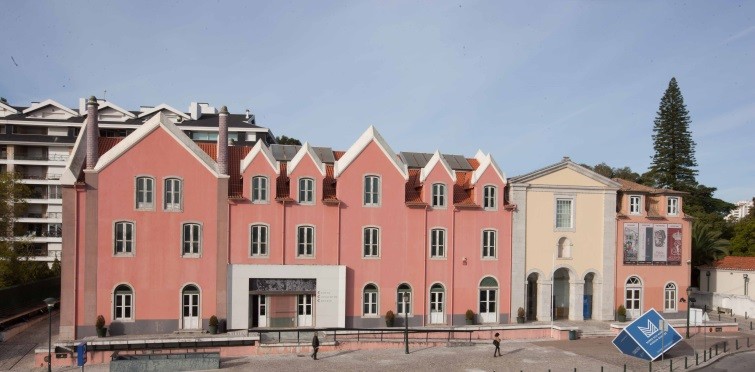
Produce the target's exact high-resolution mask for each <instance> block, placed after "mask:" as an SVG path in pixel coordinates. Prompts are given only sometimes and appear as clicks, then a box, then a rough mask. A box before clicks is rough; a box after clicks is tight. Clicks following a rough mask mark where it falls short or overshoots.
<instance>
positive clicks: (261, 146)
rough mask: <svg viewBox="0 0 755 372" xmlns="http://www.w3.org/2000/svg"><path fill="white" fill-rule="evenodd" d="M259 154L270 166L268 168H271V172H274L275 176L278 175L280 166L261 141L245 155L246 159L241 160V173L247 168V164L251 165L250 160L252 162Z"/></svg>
mask: <svg viewBox="0 0 755 372" xmlns="http://www.w3.org/2000/svg"><path fill="white" fill-rule="evenodd" d="M259 154H262V156H263V157H264V158H265V159H266V160H267V162H268V164H270V166H271V167H272V168H273V171H275V174H280V165H279V164H278V161H277V160H275V157H273V153H272V152H271V151H270V148H268V147H267V146H266V145H265V144H264V143H263V142H262V141H261V140H260V141H257V143H256V144H255V145H254V147H252V151H249V153H248V154H246V157H244V159H243V160H241V173H244V171H246V168H247V167H249V164H252V160H254V158H255V157H257V155H259Z"/></svg>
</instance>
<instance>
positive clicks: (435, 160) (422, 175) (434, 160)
mask: <svg viewBox="0 0 755 372" xmlns="http://www.w3.org/2000/svg"><path fill="white" fill-rule="evenodd" d="M438 164H441V165H442V166H443V169H445V171H446V173H448V176H449V177H451V179H452V180H453V181H454V182H456V172H454V170H453V169H451V166H450V165H448V162H447V161H446V159H444V158H443V155H441V154H440V151H437V150H436V151H435V153H434V154H433V156H432V157H431V158H430V161H428V162H427V164H426V165H425V166H424V167H423V168H422V170H420V172H419V182H425V179H427V177H428V176H429V175H430V172H432V171H433V168H435V166H436V165H438Z"/></svg>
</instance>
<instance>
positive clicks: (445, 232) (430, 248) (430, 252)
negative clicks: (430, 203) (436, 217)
mask: <svg viewBox="0 0 755 372" xmlns="http://www.w3.org/2000/svg"><path fill="white" fill-rule="evenodd" d="M433 230H442V231H443V255H440V256H433ZM428 236H429V238H428V239H427V244H428V246H427V248H428V250H427V254H428V257H429V258H430V259H431V260H445V259H447V257H448V229H446V228H445V227H440V226H436V227H431V228H430V230H429V231H428Z"/></svg>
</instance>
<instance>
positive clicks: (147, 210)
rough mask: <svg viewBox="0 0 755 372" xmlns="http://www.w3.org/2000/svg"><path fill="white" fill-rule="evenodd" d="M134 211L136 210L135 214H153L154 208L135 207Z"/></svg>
mask: <svg viewBox="0 0 755 372" xmlns="http://www.w3.org/2000/svg"><path fill="white" fill-rule="evenodd" d="M134 210H136V211H137V212H154V211H155V207H137V208H134Z"/></svg>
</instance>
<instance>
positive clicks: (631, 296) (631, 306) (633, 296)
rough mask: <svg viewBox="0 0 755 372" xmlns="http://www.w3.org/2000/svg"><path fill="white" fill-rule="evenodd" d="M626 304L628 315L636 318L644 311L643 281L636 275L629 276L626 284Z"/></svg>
mask: <svg viewBox="0 0 755 372" xmlns="http://www.w3.org/2000/svg"><path fill="white" fill-rule="evenodd" d="M624 293H625V296H624V305H625V307H626V309H627V315H629V316H630V317H632V318H634V317H636V316H639V315H640V313H641V312H642V281H641V280H640V278H638V277H636V276H632V277H629V279H627V282H626V286H625V291H624Z"/></svg>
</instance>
